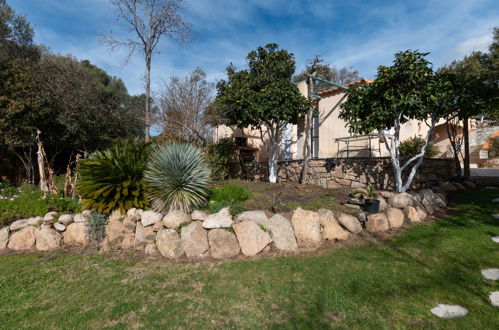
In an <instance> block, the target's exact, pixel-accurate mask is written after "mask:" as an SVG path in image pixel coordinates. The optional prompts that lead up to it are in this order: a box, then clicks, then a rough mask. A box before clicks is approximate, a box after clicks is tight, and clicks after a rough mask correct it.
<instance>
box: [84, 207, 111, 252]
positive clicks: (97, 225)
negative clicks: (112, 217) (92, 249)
mask: <svg viewBox="0 0 499 330" xmlns="http://www.w3.org/2000/svg"><path fill="white" fill-rule="evenodd" d="M106 224H107V219H106V216H105V215H104V214H100V213H98V212H95V211H92V213H90V217H89V218H88V222H87V223H86V225H85V231H86V233H87V237H88V238H89V239H90V241H92V242H93V243H95V244H99V243H100V242H101V241H102V240H103V239H104V237H106Z"/></svg>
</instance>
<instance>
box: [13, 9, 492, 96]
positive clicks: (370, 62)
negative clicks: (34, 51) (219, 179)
mask: <svg viewBox="0 0 499 330" xmlns="http://www.w3.org/2000/svg"><path fill="white" fill-rule="evenodd" d="M7 2H8V3H9V4H10V5H11V6H12V7H13V8H14V9H15V10H16V11H17V12H18V13H20V14H24V15H26V16H27V17H28V19H29V21H30V22H31V23H32V24H33V25H34V27H35V31H36V37H35V39H36V42H37V43H42V44H45V45H47V46H49V47H50V48H51V49H52V50H53V51H54V52H56V53H61V54H72V55H73V56H75V57H76V58H78V59H88V60H90V61H91V62H92V63H94V64H96V65H97V66H99V67H101V68H103V69H105V70H106V71H107V72H108V73H110V74H112V75H115V76H118V77H120V78H122V79H123V80H124V81H125V83H126V86H127V88H128V90H129V92H130V93H131V94H138V93H141V92H142V90H143V82H142V77H143V73H144V64H143V59H142V57H141V55H140V54H136V55H135V56H133V58H132V59H131V62H130V63H128V64H127V65H124V64H123V59H124V57H125V54H126V53H125V52H124V51H123V52H115V53H112V52H110V51H109V50H108V49H106V47H105V46H104V45H102V44H101V43H100V37H101V35H104V34H108V33H109V32H110V31H113V34H115V35H116V36H120V35H121V36H125V35H127V27H126V26H125V25H123V24H121V23H119V22H117V21H116V18H115V15H114V13H113V11H112V8H111V5H110V3H109V2H108V1H107V0H8V1H7ZM183 14H184V16H185V18H186V19H187V20H188V21H190V22H191V24H192V32H193V33H192V38H191V39H190V41H189V43H188V45H186V46H179V45H176V44H174V43H172V42H170V41H169V40H167V39H164V40H163V41H162V43H161V44H160V47H159V51H160V53H159V54H156V55H155V56H154V58H153V75H152V85H153V89H155V90H157V89H158V88H159V86H160V85H161V81H162V79H168V78H169V77H170V76H171V75H174V74H175V75H180V76H182V75H185V74H187V73H188V72H190V71H192V70H193V69H195V68H196V67H200V68H201V69H203V70H204V71H205V72H207V74H208V77H209V79H210V80H212V81H216V80H218V79H222V78H224V77H225V74H224V70H225V67H226V66H227V65H228V64H229V63H230V62H232V63H234V64H235V65H236V66H238V67H242V66H244V64H245V56H246V54H247V53H248V52H249V51H251V50H253V49H255V48H256V47H258V46H260V45H264V44H266V43H269V42H276V43H278V44H279V45H280V46H281V47H283V48H285V49H287V50H289V51H290V52H292V53H294V54H295V58H296V62H297V71H299V70H300V69H303V67H304V66H305V65H306V61H307V59H311V58H313V57H314V55H316V54H319V55H321V56H322V57H323V58H324V59H325V60H326V62H328V63H330V64H333V65H336V66H337V67H343V66H351V67H353V68H354V69H355V70H357V71H359V72H360V74H361V76H363V77H365V78H373V77H374V76H375V74H376V68H377V66H378V65H380V64H385V65H387V64H390V62H391V61H392V59H393V54H394V53H395V52H397V51H399V50H405V49H420V50H422V51H426V52H431V55H430V56H429V59H430V60H431V61H432V62H433V63H434V65H435V66H436V67H439V66H441V65H443V64H446V63H449V62H450V61H452V60H453V59H459V58H462V57H463V56H464V55H466V54H469V53H470V52H471V51H473V50H486V49H487V46H488V44H489V43H490V42H491V28H492V27H493V26H494V25H499V4H498V3H497V1H493V0H491V1H489V0H437V1H435V0H433V1H430V0H412V1H388V0H385V1H375V0H373V1H357V0H347V1H326V0H253V1H251V0H188V1H186V3H185V9H184V11H183Z"/></svg>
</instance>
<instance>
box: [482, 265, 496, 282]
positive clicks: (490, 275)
mask: <svg viewBox="0 0 499 330" xmlns="http://www.w3.org/2000/svg"><path fill="white" fill-rule="evenodd" d="M481 272H482V275H483V277H485V278H486V279H487V280H492V281H497V280H499V268H489V269H483V270H482V271H481Z"/></svg>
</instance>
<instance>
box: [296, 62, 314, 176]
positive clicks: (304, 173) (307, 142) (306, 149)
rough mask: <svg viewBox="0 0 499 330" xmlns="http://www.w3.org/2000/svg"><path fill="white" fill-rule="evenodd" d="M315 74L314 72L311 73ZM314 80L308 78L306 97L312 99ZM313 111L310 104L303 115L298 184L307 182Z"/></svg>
mask: <svg viewBox="0 0 499 330" xmlns="http://www.w3.org/2000/svg"><path fill="white" fill-rule="evenodd" d="M313 75H315V72H314V73H313ZM313 84H314V80H313V78H308V99H309V100H311V101H313V96H312V95H313V92H314V85H313ZM313 111H314V106H312V107H311V108H310V109H309V110H308V111H307V116H306V117H305V128H304V129H305V141H304V142H303V166H302V168H301V172H300V184H307V169H308V161H309V160H310V155H311V146H310V142H311V141H312V140H311V139H309V137H310V136H311V135H312V131H311V129H312V125H311V123H312V112H313Z"/></svg>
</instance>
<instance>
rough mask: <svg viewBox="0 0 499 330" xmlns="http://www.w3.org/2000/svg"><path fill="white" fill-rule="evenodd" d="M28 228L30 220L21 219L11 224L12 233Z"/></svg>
mask: <svg viewBox="0 0 499 330" xmlns="http://www.w3.org/2000/svg"><path fill="white" fill-rule="evenodd" d="M25 227H28V219H21V220H17V221H14V222H13V223H11V224H10V231H15V230H19V229H23V228H25Z"/></svg>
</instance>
